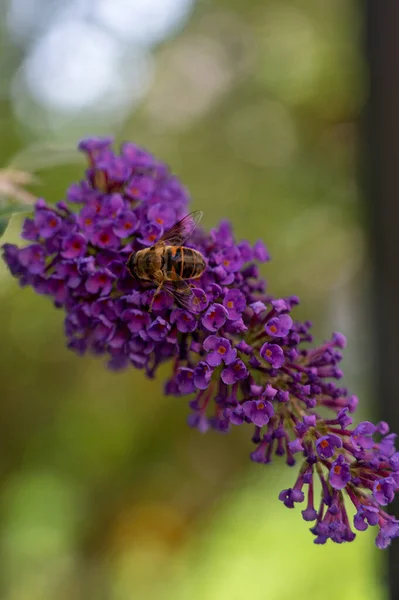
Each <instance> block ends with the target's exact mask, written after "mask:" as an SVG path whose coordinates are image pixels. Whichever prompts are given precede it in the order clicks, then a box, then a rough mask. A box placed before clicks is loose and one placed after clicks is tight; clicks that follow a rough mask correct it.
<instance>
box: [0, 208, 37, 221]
mask: <svg viewBox="0 0 399 600" xmlns="http://www.w3.org/2000/svg"><path fill="white" fill-rule="evenodd" d="M32 211H33V206H28V205H26V204H9V205H8V206H0V219H2V220H3V219H6V220H7V219H10V218H11V217H12V216H13V215H15V214H17V213H25V212H26V213H29V212H32Z"/></svg>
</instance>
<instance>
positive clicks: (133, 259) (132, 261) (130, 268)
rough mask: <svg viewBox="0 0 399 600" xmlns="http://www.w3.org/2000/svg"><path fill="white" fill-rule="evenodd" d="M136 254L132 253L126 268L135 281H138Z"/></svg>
mask: <svg viewBox="0 0 399 600" xmlns="http://www.w3.org/2000/svg"><path fill="white" fill-rule="evenodd" d="M136 254H137V253H136V252H132V253H131V255H130V256H129V258H128V259H127V263H126V268H127V270H128V271H129V273H130V275H131V276H132V277H133V279H137V276H136Z"/></svg>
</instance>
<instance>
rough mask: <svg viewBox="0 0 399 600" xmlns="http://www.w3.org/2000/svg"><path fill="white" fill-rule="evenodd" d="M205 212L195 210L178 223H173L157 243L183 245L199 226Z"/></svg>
mask: <svg viewBox="0 0 399 600" xmlns="http://www.w3.org/2000/svg"><path fill="white" fill-rule="evenodd" d="M203 214H204V213H203V212H202V210H195V211H194V212H192V213H190V214H189V215H186V216H185V217H183V219H182V220H181V221H179V222H178V223H176V225H173V227H171V228H170V229H168V231H166V232H165V233H164V235H163V236H162V237H161V238H160V239H159V240H158V242H157V244H160V245H164V246H182V245H183V244H184V242H185V241H186V239H187V238H188V237H190V235H191V234H192V232H193V231H194V229H195V228H196V227H197V225H198V223H199V222H200V220H201V219H202V215H203Z"/></svg>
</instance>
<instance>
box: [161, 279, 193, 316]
mask: <svg viewBox="0 0 399 600" xmlns="http://www.w3.org/2000/svg"><path fill="white" fill-rule="evenodd" d="M167 275H168V277H170V278H171V280H169V281H165V282H164V284H163V289H164V290H165V292H168V294H170V295H171V296H172V297H173V298H174V299H175V300H176V302H177V304H179V305H180V306H181V307H182V308H185V309H186V310H188V311H190V312H193V313H195V312H198V311H197V310H196V307H195V305H194V304H193V303H192V302H191V300H192V298H193V296H194V294H193V291H192V288H191V286H190V285H188V283H187V281H184V279H182V278H181V277H180V276H179V275H177V273H175V272H171V273H167ZM172 278H173V279H172Z"/></svg>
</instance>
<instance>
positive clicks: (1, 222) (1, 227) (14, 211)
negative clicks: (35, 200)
mask: <svg viewBox="0 0 399 600" xmlns="http://www.w3.org/2000/svg"><path fill="white" fill-rule="evenodd" d="M32 211H33V206H27V205H26V204H24V205H20V204H14V205H13V204H11V205H9V206H0V244H1V243H3V241H4V240H3V239H2V238H3V236H4V234H5V233H6V231H7V229H8V226H9V225H10V223H11V220H12V219H13V217H17V216H18V215H21V216H22V215H23V214H24V213H30V212H32Z"/></svg>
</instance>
